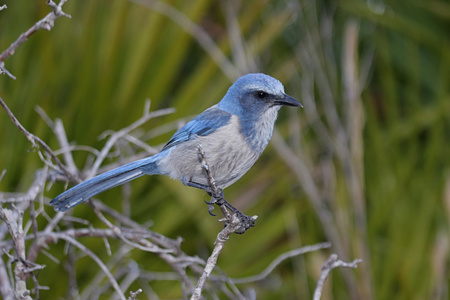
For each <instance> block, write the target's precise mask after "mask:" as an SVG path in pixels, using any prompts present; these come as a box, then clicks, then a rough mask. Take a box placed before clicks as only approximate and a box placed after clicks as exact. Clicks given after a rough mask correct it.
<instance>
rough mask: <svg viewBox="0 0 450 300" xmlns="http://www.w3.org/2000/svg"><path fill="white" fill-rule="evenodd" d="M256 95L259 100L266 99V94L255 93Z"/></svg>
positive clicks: (261, 92)
mask: <svg viewBox="0 0 450 300" xmlns="http://www.w3.org/2000/svg"><path fill="white" fill-rule="evenodd" d="M256 95H257V96H258V98H259V99H264V98H266V97H267V95H268V94H267V93H266V92H263V91H259V92H257V93H256Z"/></svg>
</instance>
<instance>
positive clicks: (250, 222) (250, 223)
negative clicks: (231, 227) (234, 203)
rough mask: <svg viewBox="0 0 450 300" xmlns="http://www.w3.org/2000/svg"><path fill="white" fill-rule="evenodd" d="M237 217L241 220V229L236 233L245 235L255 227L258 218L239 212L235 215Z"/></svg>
mask: <svg viewBox="0 0 450 300" xmlns="http://www.w3.org/2000/svg"><path fill="white" fill-rule="evenodd" d="M234 214H235V215H236V217H237V218H238V219H239V225H240V226H239V228H238V229H237V230H236V231H235V232H234V233H237V234H243V233H245V232H246V231H247V229H249V228H250V227H255V220H256V217H249V216H247V215H246V214H244V213H242V212H240V211H239V210H238V211H237V212H235V213H234Z"/></svg>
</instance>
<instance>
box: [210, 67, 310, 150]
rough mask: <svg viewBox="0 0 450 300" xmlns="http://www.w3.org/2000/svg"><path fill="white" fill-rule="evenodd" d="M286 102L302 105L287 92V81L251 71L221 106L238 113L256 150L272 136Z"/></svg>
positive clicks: (245, 135)
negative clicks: (285, 89)
mask: <svg viewBox="0 0 450 300" xmlns="http://www.w3.org/2000/svg"><path fill="white" fill-rule="evenodd" d="M282 105H287V106H300V107H301V106H302V105H301V104H300V102H298V101H297V100H296V99H294V98H292V97H291V96H288V95H286V94H285V92H284V86H283V84H282V83H281V82H280V81H278V80H277V79H275V78H273V77H270V76H268V75H265V74H262V73H257V74H247V75H244V76H242V77H240V78H239V79H238V80H236V82H235V83H233V85H232V86H231V87H230V88H229V89H228V92H227V93H226V95H225V96H224V97H223V99H222V100H221V101H220V102H219V104H218V107H219V108H220V109H222V110H225V111H228V112H230V113H232V114H234V115H236V116H237V117H238V118H239V120H240V127H241V133H242V134H243V136H244V137H245V139H246V140H247V142H248V143H249V144H250V146H251V148H252V149H253V150H257V151H262V150H264V148H265V147H266V146H267V144H268V142H269V140H270V138H271V137H272V132H273V126H274V123H275V120H276V118H277V115H278V110H279V109H280V107H281V106H282Z"/></svg>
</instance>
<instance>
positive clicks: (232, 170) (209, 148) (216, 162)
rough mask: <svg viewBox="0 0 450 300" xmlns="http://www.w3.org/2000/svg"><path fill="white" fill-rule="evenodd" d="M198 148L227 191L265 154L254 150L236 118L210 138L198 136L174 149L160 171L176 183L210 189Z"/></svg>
mask: <svg viewBox="0 0 450 300" xmlns="http://www.w3.org/2000/svg"><path fill="white" fill-rule="evenodd" d="M199 145H201V147H202V149H203V151H204V153H205V158H206V162H207V163H208V166H209V168H210V170H211V172H212V175H213V177H214V179H215V181H216V183H217V185H218V186H219V187H220V188H225V187H227V186H229V185H231V184H233V183H234V182H235V181H237V180H238V179H239V178H241V177H242V176H243V175H244V174H245V173H246V172H247V171H248V170H249V169H250V168H251V167H252V166H253V164H254V163H255V162H256V160H257V159H258V158H259V156H260V155H261V153H262V151H255V150H254V149H253V148H252V147H251V145H250V144H249V142H248V140H247V139H246V137H245V136H244V135H242V132H241V127H240V123H239V120H238V118H237V117H236V116H233V117H232V118H231V120H230V122H229V123H228V125H226V126H223V127H221V128H218V129H217V130H215V131H214V132H213V133H211V134H210V135H207V136H196V137H195V139H193V140H189V141H186V142H183V143H181V144H179V145H177V146H176V147H173V148H171V149H170V153H169V154H168V155H167V156H166V157H165V158H164V159H163V160H161V161H160V162H159V165H158V167H159V168H160V170H162V172H163V173H165V174H167V175H170V177H172V178H174V179H179V180H182V181H192V182H196V183H199V184H203V185H208V181H207V177H206V175H205V173H204V170H203V169H202V167H201V164H200V161H199V157H198V154H199V153H198V146H199Z"/></svg>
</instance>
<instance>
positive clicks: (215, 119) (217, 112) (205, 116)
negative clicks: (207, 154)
mask: <svg viewBox="0 0 450 300" xmlns="http://www.w3.org/2000/svg"><path fill="white" fill-rule="evenodd" d="M230 118H231V114H230V113H229V112H226V111H224V110H221V109H220V108H217V106H213V107H211V108H209V109H207V110H205V111H204V112H202V113H201V114H199V115H198V116H197V117H195V118H194V119H193V120H192V121H190V122H189V123H187V124H186V125H184V126H183V127H181V128H180V129H179V130H178V131H177V132H175V134H174V135H173V136H172V138H171V139H170V140H169V142H168V143H167V144H166V145H165V146H164V147H163V149H162V150H166V149H169V148H171V147H173V146H175V145H178V144H180V143H183V142H185V141H189V140H192V139H195V137H196V136H205V135H208V134H211V133H213V132H214V131H215V130H216V129H218V128H220V127H222V126H225V125H227V124H228V123H229V121H230Z"/></svg>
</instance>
